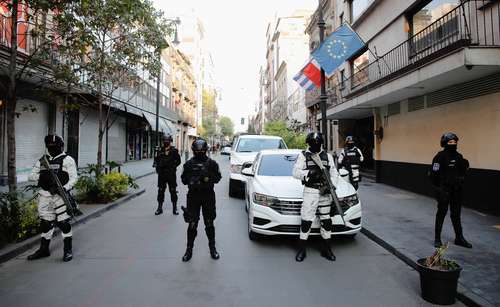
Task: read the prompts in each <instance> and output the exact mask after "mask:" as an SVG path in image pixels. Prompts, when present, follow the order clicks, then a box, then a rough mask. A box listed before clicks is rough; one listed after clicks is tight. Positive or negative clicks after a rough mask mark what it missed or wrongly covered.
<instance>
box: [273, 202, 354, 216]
mask: <svg viewBox="0 0 500 307" xmlns="http://www.w3.org/2000/svg"><path fill="white" fill-rule="evenodd" d="M269 207H270V208H271V209H273V210H274V211H276V212H278V213H279V214H283V215H300V208H301V207H302V201H300V200H299V201H290V200H280V202H279V203H275V204H272V205H271V206H269ZM340 207H341V208H342V211H344V212H346V211H347V210H348V209H349V208H350V207H349V205H348V204H347V203H346V202H344V201H342V200H340ZM333 213H334V215H336V214H338V213H337V208H336V207H335V206H333ZM316 215H319V211H316Z"/></svg>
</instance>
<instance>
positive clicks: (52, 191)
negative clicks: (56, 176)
mask: <svg viewBox="0 0 500 307" xmlns="http://www.w3.org/2000/svg"><path fill="white" fill-rule="evenodd" d="M49 192H50V194H51V195H58V194H59V190H58V189H57V187H55V186H51V187H50V189H49Z"/></svg>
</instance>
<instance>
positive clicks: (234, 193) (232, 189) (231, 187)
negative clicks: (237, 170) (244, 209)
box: [229, 180, 238, 197]
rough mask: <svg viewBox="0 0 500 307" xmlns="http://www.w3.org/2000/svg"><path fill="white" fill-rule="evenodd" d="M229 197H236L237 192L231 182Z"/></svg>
mask: <svg viewBox="0 0 500 307" xmlns="http://www.w3.org/2000/svg"><path fill="white" fill-rule="evenodd" d="M229 197H238V192H237V191H236V188H235V186H234V183H232V182H231V180H230V181H229Z"/></svg>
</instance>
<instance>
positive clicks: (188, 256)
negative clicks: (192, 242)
mask: <svg viewBox="0 0 500 307" xmlns="http://www.w3.org/2000/svg"><path fill="white" fill-rule="evenodd" d="M191 257H193V248H192V247H187V248H186V252H185V253H184V256H182V261H183V262H188V261H189V260H191Z"/></svg>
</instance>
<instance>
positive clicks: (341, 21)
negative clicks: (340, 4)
mask: <svg viewBox="0 0 500 307" xmlns="http://www.w3.org/2000/svg"><path fill="white" fill-rule="evenodd" d="M339 22H340V23H339V25H343V24H344V13H343V12H342V14H340V16H339Z"/></svg>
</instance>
